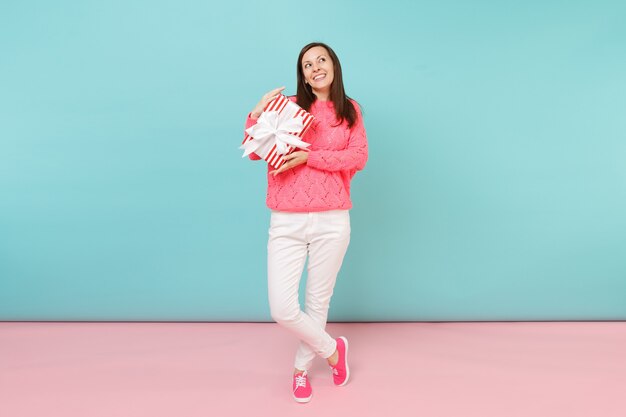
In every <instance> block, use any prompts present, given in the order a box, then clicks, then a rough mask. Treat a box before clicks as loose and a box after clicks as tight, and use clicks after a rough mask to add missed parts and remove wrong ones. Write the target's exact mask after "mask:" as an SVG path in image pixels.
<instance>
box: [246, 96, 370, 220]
mask: <svg viewBox="0 0 626 417" xmlns="http://www.w3.org/2000/svg"><path fill="white" fill-rule="evenodd" d="M289 99H290V100H291V101H294V102H295V100H296V98H295V97H289ZM352 104H353V105H354V107H355V109H356V112H357V120H356V122H355V123H354V125H353V126H352V128H351V129H350V128H348V123H347V122H346V121H345V120H344V121H343V123H342V124H340V125H339V126H333V125H336V124H337V119H336V117H335V107H334V106H333V103H332V101H319V100H318V101H315V102H314V103H313V105H312V106H311V109H310V110H309V113H311V114H312V115H313V116H315V120H314V121H313V124H312V125H311V126H310V127H309V130H307V132H306V133H305V135H304V137H303V138H302V140H304V141H305V142H308V143H310V144H311V146H309V147H308V149H309V158H308V160H307V162H306V163H305V164H301V165H298V166H296V167H294V168H292V169H289V170H287V171H285V172H281V173H280V174H278V175H276V177H274V176H273V175H270V174H269V171H271V170H273V169H274V168H272V167H271V166H269V164H268V174H267V200H266V202H267V206H268V207H269V208H270V209H272V210H278V211H291V212H312V211H327V210H348V209H350V208H351V207H352V202H351V201H350V180H352V177H354V174H355V173H356V172H357V171H359V170H361V169H363V167H365V163H366V161H367V137H366V134H365V127H364V126H363V119H362V117H361V111H360V110H359V106H358V104H356V102H355V101H352ZM254 124H256V120H255V119H252V118H250V115H249V114H248V119H247V120H246V129H247V128H249V127H250V126H252V125H254ZM250 159H254V160H257V159H260V158H259V156H257V155H256V154H254V153H252V154H250Z"/></svg>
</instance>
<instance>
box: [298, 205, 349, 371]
mask: <svg viewBox="0 0 626 417" xmlns="http://www.w3.org/2000/svg"><path fill="white" fill-rule="evenodd" d="M315 214H316V216H315V217H316V222H315V223H314V227H313V231H314V232H313V233H312V236H311V240H310V243H309V263H308V276H307V284H306V299H305V310H304V311H305V312H306V314H308V315H309V317H311V318H312V319H313V320H314V321H315V322H316V323H317V324H318V325H319V326H320V328H322V329H325V327H326V321H327V318H328V310H329V307H330V299H331V297H332V295H333V291H334V288H335V283H336V280H337V274H338V273H339V270H340V269H341V264H342V263H343V258H344V255H345V253H346V250H347V249H348V245H349V243H350V215H349V212H348V211H347V210H333V211H329V212H320V213H315ZM333 352H334V349H333ZM314 359H315V351H314V349H313V348H312V347H311V346H310V345H308V344H307V343H305V342H302V341H301V342H300V345H299V346H298V351H297V352H296V358H295V367H296V368H297V369H303V370H308V369H310V368H311V366H312V365H313V360H314Z"/></svg>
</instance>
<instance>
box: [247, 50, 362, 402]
mask: <svg viewBox="0 0 626 417" xmlns="http://www.w3.org/2000/svg"><path fill="white" fill-rule="evenodd" d="M297 69H298V70H297V71H298V88H297V96H296V97H289V99H290V100H292V101H295V102H296V103H297V104H298V105H299V106H300V107H302V108H303V109H305V110H307V111H308V112H309V113H311V114H313V116H315V121H314V123H313V125H312V126H311V127H310V128H309V130H308V131H307V132H306V134H305V135H304V137H303V140H304V141H306V142H308V143H310V144H311V145H310V146H309V147H308V148H307V150H306V151H304V150H299V151H296V152H293V153H291V154H289V155H286V156H285V160H286V162H285V164H284V165H282V166H281V167H280V168H279V169H275V170H274V169H272V167H271V166H269V165H268V176H267V178H268V188H267V206H268V207H269V208H270V209H271V210H272V214H271V221H270V229H269V242H268V247H267V248H268V295H269V302H270V311H271V315H272V319H274V320H275V321H276V322H277V323H279V324H280V325H282V326H283V327H285V328H287V329H288V330H290V331H292V332H293V333H294V334H295V335H296V336H297V337H298V338H299V339H300V345H299V347H298V351H297V353H296V358H295V369H294V375H293V396H294V398H295V400H296V401H298V402H308V401H309V400H310V399H311V396H312V389H311V385H310V383H309V380H308V371H309V369H310V367H311V365H312V363H313V359H314V358H315V355H319V356H321V357H323V358H325V359H326V360H327V361H328V364H329V366H330V367H331V369H332V372H333V380H334V383H335V385H338V386H343V385H345V384H346V383H347V382H348V379H349V377H350V370H349V367H348V340H347V339H346V338H345V337H339V338H337V339H334V338H333V337H331V336H330V335H329V334H328V333H326V331H325V327H326V319H327V316H328V308H329V305H330V298H331V296H332V293H333V289H334V286H335V281H336V278H337V274H338V272H339V269H340V268H341V263H342V261H343V257H344V255H345V253H346V250H347V248H348V243H349V241H350V217H349V211H348V210H349V209H350V208H351V207H352V203H351V201H350V180H351V179H352V177H353V176H354V174H355V173H356V171H358V170H361V169H363V167H364V166H365V163H366V161H367V138H366V134H365V128H364V127H363V120H362V118H361V112H360V110H359V107H358V105H357V103H356V102H355V101H354V100H352V99H350V98H349V97H348V96H347V95H346V93H345V90H344V86H343V79H342V73H341V65H340V63H339V59H338V58H337V55H335V53H334V51H333V50H332V49H331V48H330V47H328V46H327V45H325V44H323V43H311V44H308V45H306V46H305V47H304V48H302V51H301V52H300V55H299V56H298V63H297ZM283 89H284V87H281V88H277V89H275V90H272V91H270V92H268V93H267V94H265V95H264V96H263V97H262V98H261V100H260V101H259V103H258V104H257V105H256V107H255V108H254V109H253V110H252V111H251V112H250V114H249V115H248V120H247V121H246V129H247V128H249V127H250V126H252V125H254V124H255V123H256V120H257V119H258V118H259V116H260V115H261V113H262V112H263V109H264V108H265V106H266V105H267V103H268V102H270V101H271V100H273V99H274V98H275V97H276V96H278V95H279V94H280V92H281V91H282V90H283ZM250 158H251V159H260V158H259V157H258V156H257V155H255V154H250ZM307 255H308V258H309V259H308V276H307V284H306V300H305V309H304V311H301V310H300V304H299V301H298V287H299V283H300V278H301V275H302V270H303V268H304V264H305V260H306V258H307Z"/></svg>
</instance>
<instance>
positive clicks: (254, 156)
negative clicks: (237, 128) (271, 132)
mask: <svg viewBox="0 0 626 417" xmlns="http://www.w3.org/2000/svg"><path fill="white" fill-rule="evenodd" d="M255 124H256V119H253V118H252V117H250V113H248V118H247V119H246V127H245V128H244V130H245V129H247V128H249V127H251V126H254V125H255ZM248 157H249V158H250V159H252V160H253V161H257V160H259V159H261V157H260V156H259V155H257V154H255V153H254V152H252V153H251V154H250V155H248Z"/></svg>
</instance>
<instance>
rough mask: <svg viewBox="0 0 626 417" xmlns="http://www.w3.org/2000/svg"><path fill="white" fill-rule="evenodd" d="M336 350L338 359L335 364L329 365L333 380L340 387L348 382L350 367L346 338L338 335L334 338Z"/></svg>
mask: <svg viewBox="0 0 626 417" xmlns="http://www.w3.org/2000/svg"><path fill="white" fill-rule="evenodd" d="M336 341H337V352H339V359H338V360H337V363H336V364H335V366H331V367H330V369H332V370H333V382H334V383H335V385H337V386H338V387H342V386H344V385H346V384H347V383H348V379H349V378H350V368H348V339H346V338H345V337H343V336H340V337H338V338H337V339H336Z"/></svg>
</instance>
